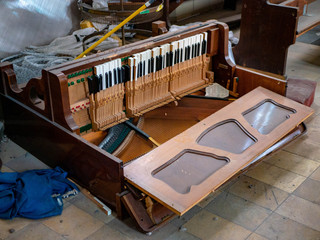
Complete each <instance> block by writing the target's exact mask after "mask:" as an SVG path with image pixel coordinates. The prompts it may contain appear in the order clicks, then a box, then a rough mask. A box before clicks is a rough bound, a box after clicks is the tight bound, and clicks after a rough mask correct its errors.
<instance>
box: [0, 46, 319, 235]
mask: <svg viewBox="0 0 320 240" xmlns="http://www.w3.org/2000/svg"><path fill="white" fill-rule="evenodd" d="M301 56H302V57H301ZM319 56H320V47H316V46H311V47H310V46H309V45H306V44H304V43H297V44H296V45H294V46H293V47H291V49H290V54H289V62H288V73H289V75H291V76H296V77H303V78H308V79H311V80H316V81H318V89H317V94H316V99H315V103H314V105H313V107H314V109H315V111H316V114H315V115H314V116H313V117H312V119H311V120H310V121H308V124H307V125H308V128H309V133H308V134H307V135H306V136H304V137H302V138H301V139H299V140H297V141H296V142H295V143H293V144H291V145H290V146H288V147H286V148H285V149H284V150H282V151H280V152H279V153H278V154H276V155H274V156H273V157H272V158H270V159H268V160H266V161H264V162H263V163H261V164H260V165H258V166H257V167H255V168H254V169H252V170H251V171H249V172H247V173H246V174H244V175H242V176H240V177H239V178H238V179H236V180H235V181H232V182H230V183H229V184H228V185H227V186H226V187H224V188H223V189H222V190H220V191H218V192H217V193H212V194H211V195H210V196H209V197H207V198H206V199H204V200H203V201H202V202H201V203H199V204H198V205H197V206H195V207H194V208H193V209H192V210H191V211H189V212H188V213H187V214H185V215H184V216H183V217H181V218H176V219H175V220H173V221H172V222H171V223H169V224H168V225H167V226H165V227H164V228H163V229H162V230H160V231H157V232H155V233H153V235H151V236H147V235H144V234H141V233H139V232H137V231H136V229H135V228H134V225H133V222H132V220H131V219H127V220H125V221H120V220H118V219H117V218H116V217H115V216H113V215H111V216H106V215H105V214H103V213H102V212H101V211H100V210H99V209H98V208H97V207H96V206H95V205H94V204H93V203H92V202H91V201H90V200H88V199H87V198H86V197H85V196H84V195H83V194H81V193H80V194H79V195H78V196H76V197H73V198H71V199H68V200H67V202H65V206H64V211H63V213H62V215H61V216H57V217H52V218H48V219H42V220H39V221H33V220H28V219H22V218H16V219H13V220H10V221H7V220H0V239H6V240H7V239H15V240H20V239H24V240H29V239H30V240H31V239H32V240H36V239H72V240H73V239H74V240H82V239H87V240H93V239H95V240H99V239H170V240H173V239H183V240H185V239H186V240H188V239H189V240H194V239H217V240H233V239H234V240H237V239H239V240H240V239H247V240H263V239H280V240H281V239H283V240H284V239H287V240H299V239H301V240H311V239H312V240H320V135H319V132H320V75H319V73H320V71H319V69H320V61H319V59H320V58H319ZM310 59H311V60H312V59H313V61H311V60H310ZM0 147H1V148H0V149H1V152H0V157H1V159H2V161H3V163H4V166H3V168H2V171H24V170H27V169H34V168H46V166H45V165H44V164H42V163H41V162H39V161H38V160H37V159H35V158H34V157H33V156H32V155H31V154H29V153H27V152H26V151H24V150H23V149H21V148H20V147H18V146H17V145H15V144H14V143H13V142H11V141H10V140H9V141H8V142H3V143H2V144H1V146H0Z"/></svg>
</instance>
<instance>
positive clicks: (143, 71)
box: [142, 61, 146, 76]
mask: <svg viewBox="0 0 320 240" xmlns="http://www.w3.org/2000/svg"><path fill="white" fill-rule="evenodd" d="M144 75H146V61H143V63H142V76H144Z"/></svg>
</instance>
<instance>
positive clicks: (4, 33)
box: [0, 0, 80, 58]
mask: <svg viewBox="0 0 320 240" xmlns="http://www.w3.org/2000/svg"><path fill="white" fill-rule="evenodd" d="M0 16H1V21H0V32H1V34H0V58H3V57H6V56H9V55H12V54H15V53H18V52H19V51H21V50H22V49H24V48H25V47H26V46H29V45H42V44H47V43H49V42H50V41H52V40H53V39H55V38H56V37H59V36H65V35H67V34H69V33H70V31H72V30H73V29H76V27H78V26H79V22H80V13H79V10H78V9H77V4H76V0H63V1H58V0H1V1H0Z"/></svg>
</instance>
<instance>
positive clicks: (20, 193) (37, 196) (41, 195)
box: [0, 167, 79, 219]
mask: <svg viewBox="0 0 320 240" xmlns="http://www.w3.org/2000/svg"><path fill="white" fill-rule="evenodd" d="M66 177H67V173H66V172H64V171H63V170H62V169H61V168H59V167H56V168H55V169H45V170H31V171H26V172H22V173H17V172H13V173H2V172H0V218H4V219H12V218H14V217H25V218H32V219H39V218H44V217H50V216H55V215H60V214H61V213H62V209H63V202H62V198H64V197H65V196H67V195H68V194H76V193H77V192H78V191H79V189H78V188H77V186H76V185H75V184H73V183H72V182H70V181H69V180H68V179H67V178H66Z"/></svg>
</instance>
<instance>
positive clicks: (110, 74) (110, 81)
mask: <svg viewBox="0 0 320 240" xmlns="http://www.w3.org/2000/svg"><path fill="white" fill-rule="evenodd" d="M109 86H110V87H112V86H113V85H112V72H111V71H109Z"/></svg>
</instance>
